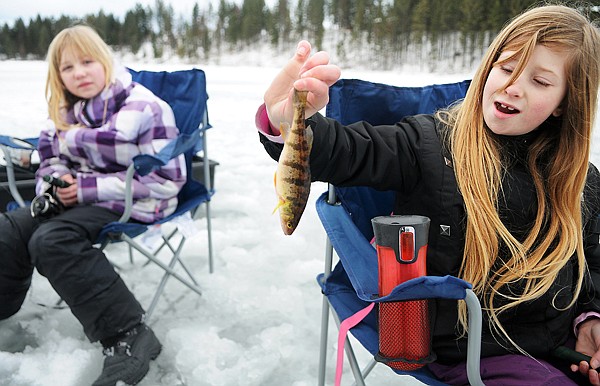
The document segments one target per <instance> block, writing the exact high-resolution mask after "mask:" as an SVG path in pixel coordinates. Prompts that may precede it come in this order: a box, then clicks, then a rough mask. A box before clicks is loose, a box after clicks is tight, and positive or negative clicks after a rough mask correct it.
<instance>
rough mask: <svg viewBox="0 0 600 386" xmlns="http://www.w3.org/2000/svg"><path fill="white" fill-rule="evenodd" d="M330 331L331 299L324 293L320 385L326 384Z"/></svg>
mask: <svg viewBox="0 0 600 386" xmlns="http://www.w3.org/2000/svg"><path fill="white" fill-rule="evenodd" d="M328 331H329V301H328V300H327V296H325V295H323V306H322V308H321V343H320V348H319V383H318V385H319V386H325V374H326V372H327V370H326V367H327V346H328V344H327V334H328Z"/></svg>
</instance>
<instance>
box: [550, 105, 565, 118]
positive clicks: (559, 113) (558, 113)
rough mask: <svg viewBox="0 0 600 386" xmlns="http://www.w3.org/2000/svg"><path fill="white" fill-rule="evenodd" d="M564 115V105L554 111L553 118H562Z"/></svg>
mask: <svg viewBox="0 0 600 386" xmlns="http://www.w3.org/2000/svg"><path fill="white" fill-rule="evenodd" d="M562 113H563V109H562V105H559V106H558V107H557V108H556V109H554V111H553V112H552V116H553V117H560V116H561V115H562Z"/></svg>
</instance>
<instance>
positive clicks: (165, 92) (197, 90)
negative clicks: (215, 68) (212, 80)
mask: <svg viewBox="0 0 600 386" xmlns="http://www.w3.org/2000/svg"><path fill="white" fill-rule="evenodd" d="M129 72H130V73H131V76H132V78H133V81H134V82H137V83H140V84H142V85H144V86H145V87H146V88H148V89H149V90H150V91H152V92H153V93H154V94H155V95H156V96H158V97H159V98H161V99H162V100H164V101H165V102H167V103H168V104H169V106H171V109H173V114H174V115H175V122H176V123H177V128H178V129H179V132H180V133H181V134H189V133H192V132H194V131H195V130H196V129H198V127H202V128H203V129H208V128H210V127H211V126H210V123H209V122H208V112H207V107H206V101H207V100H208V94H207V92H206V75H205V74H204V71H202V70H200V69H198V68H194V69H191V70H182V71H170V72H169V71H134V70H131V69H129ZM199 146H200V147H196V148H194V149H191V150H189V151H187V152H186V153H185V158H186V161H187V162H190V163H191V159H192V157H193V156H194V154H195V152H197V151H199V150H201V143H200V145H199ZM189 166H190V165H189V164H188V170H190V169H189ZM190 177H191V173H188V178H190Z"/></svg>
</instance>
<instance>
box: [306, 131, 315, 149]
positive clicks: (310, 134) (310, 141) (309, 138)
mask: <svg viewBox="0 0 600 386" xmlns="http://www.w3.org/2000/svg"><path fill="white" fill-rule="evenodd" d="M313 137H314V135H313V131H312V128H311V127H310V126H306V144H307V145H308V153H309V154H310V152H311V150H312V145H313Z"/></svg>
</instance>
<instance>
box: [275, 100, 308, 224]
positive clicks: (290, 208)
mask: <svg viewBox="0 0 600 386" xmlns="http://www.w3.org/2000/svg"><path fill="white" fill-rule="evenodd" d="M307 94H308V92H307V91H298V90H294V97H293V102H294V103H293V106H294V119H293V121H292V127H290V126H289V124H287V123H282V124H281V126H280V131H281V135H282V136H283V140H284V144H283V151H282V152H281V155H280V156H279V164H278V165H277V172H275V191H276V193H277V197H278V199H279V202H278V204H277V207H275V210H274V211H273V213H275V212H276V211H277V210H278V209H279V218H280V221H281V229H282V230H283V233H284V234H286V235H291V234H292V233H293V232H294V230H296V227H297V226H298V223H299V222H300V217H302V213H303V212H304V208H305V207H306V202H307V201H308V196H309V194H310V182H311V181H310V167H309V164H308V159H309V157H310V151H311V149H312V143H313V132H312V129H311V128H310V126H309V127H307V126H306V124H305V110H306V98H307Z"/></svg>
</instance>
